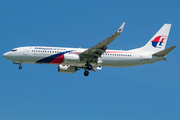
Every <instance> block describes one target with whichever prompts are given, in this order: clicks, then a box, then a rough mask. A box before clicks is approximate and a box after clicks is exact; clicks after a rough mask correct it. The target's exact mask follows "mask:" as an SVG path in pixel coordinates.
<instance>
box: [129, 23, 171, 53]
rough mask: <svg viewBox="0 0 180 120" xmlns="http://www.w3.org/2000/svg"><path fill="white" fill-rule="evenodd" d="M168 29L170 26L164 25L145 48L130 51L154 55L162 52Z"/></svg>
mask: <svg viewBox="0 0 180 120" xmlns="http://www.w3.org/2000/svg"><path fill="white" fill-rule="evenodd" d="M170 28H171V24H164V25H163V26H162V27H161V29H160V30H159V31H158V32H157V33H156V34H155V35H154V36H153V37H152V38H151V39H150V40H149V42H148V43H147V44H146V45H145V46H143V47H141V48H138V49H134V50H132V51H141V52H151V53H156V52H158V51H162V50H164V49H165V47H166V42H167V39H168V35H169V31H170Z"/></svg>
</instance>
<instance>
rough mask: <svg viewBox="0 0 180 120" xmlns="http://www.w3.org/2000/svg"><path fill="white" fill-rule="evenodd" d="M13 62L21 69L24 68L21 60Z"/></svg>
mask: <svg viewBox="0 0 180 120" xmlns="http://www.w3.org/2000/svg"><path fill="white" fill-rule="evenodd" d="M13 63H14V64H17V65H19V69H22V65H21V63H20V62H13Z"/></svg>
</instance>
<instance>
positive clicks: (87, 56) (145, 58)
mask: <svg viewBox="0 0 180 120" xmlns="http://www.w3.org/2000/svg"><path fill="white" fill-rule="evenodd" d="M124 25H125V22H123V23H122V25H121V26H120V28H119V29H118V30H117V31H116V32H115V33H114V34H112V35H111V36H110V37H108V38H106V39H105V40H103V41H102V42H100V43H98V44H96V45H95V46H93V47H91V48H89V49H85V48H66V47H45V46H28V47H18V48H14V49H12V50H11V51H9V52H6V53H4V54H3V57H4V58H6V59H8V60H10V61H12V62H13V63H14V64H18V65H19V69H22V65H21V63H35V64H54V65H58V72H61V73H75V72H76V71H77V70H80V69H84V70H85V71H84V75H85V76H88V75H89V71H94V72H97V70H101V69H102V67H130V66H138V65H143V64H152V63H154V62H157V61H161V60H164V61H166V55H167V54H168V53H169V52H170V51H172V50H173V49H174V48H175V47H176V45H175V46H172V47H169V48H167V49H165V46H166V42H167V39H168V35H169V31H170V28H171V24H164V25H163V26H162V27H161V28H160V30H159V31H158V32H157V33H156V34H155V35H154V36H153V37H152V38H151V39H150V40H149V41H148V42H147V44H145V45H144V46H143V47H140V48H136V49H131V50H128V51H123V50H108V49H107V48H108V47H107V46H108V45H109V44H110V43H111V42H112V41H113V40H114V39H115V38H117V37H118V36H119V35H120V34H121V33H122V31H123V28H124Z"/></svg>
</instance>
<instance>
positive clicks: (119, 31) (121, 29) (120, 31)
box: [116, 22, 125, 33]
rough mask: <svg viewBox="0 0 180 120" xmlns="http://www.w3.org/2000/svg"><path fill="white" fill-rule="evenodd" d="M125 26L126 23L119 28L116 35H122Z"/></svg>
mask: <svg viewBox="0 0 180 120" xmlns="http://www.w3.org/2000/svg"><path fill="white" fill-rule="evenodd" d="M124 25H125V22H123V23H122V25H121V26H120V27H119V29H118V30H117V32H116V33H122V31H123V28H124Z"/></svg>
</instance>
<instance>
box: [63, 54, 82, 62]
mask: <svg viewBox="0 0 180 120" xmlns="http://www.w3.org/2000/svg"><path fill="white" fill-rule="evenodd" d="M63 57H64V63H79V62H80V57H79V55H77V54H64V56H63Z"/></svg>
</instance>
